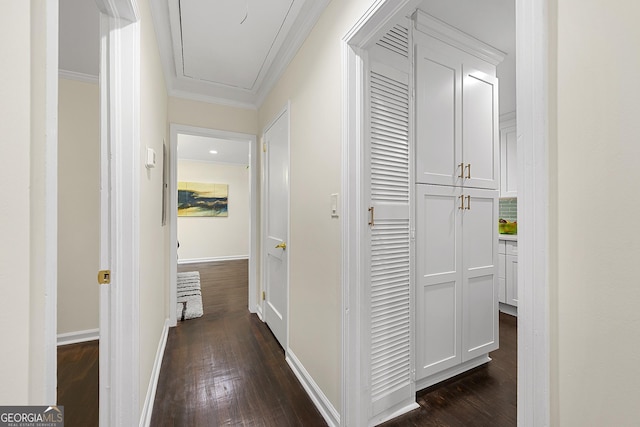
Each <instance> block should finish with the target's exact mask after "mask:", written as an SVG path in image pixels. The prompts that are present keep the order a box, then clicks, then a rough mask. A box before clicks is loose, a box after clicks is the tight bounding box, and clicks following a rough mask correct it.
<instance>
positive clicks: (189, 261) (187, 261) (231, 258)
mask: <svg viewBox="0 0 640 427" xmlns="http://www.w3.org/2000/svg"><path fill="white" fill-rule="evenodd" d="M238 259H249V255H232V256H217V257H210V258H185V259H179V260H178V264H197V263H200V262H219V261H235V260H238Z"/></svg>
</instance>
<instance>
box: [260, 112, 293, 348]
mask: <svg viewBox="0 0 640 427" xmlns="http://www.w3.org/2000/svg"><path fill="white" fill-rule="evenodd" d="M264 142H265V144H266V147H267V150H266V152H265V153H264V154H265V162H264V169H265V174H264V176H265V185H264V205H265V222H264V223H265V230H264V232H263V238H264V246H263V248H264V254H265V257H264V260H265V264H264V268H265V274H264V277H265V289H264V291H265V303H264V318H265V322H266V323H267V325H268V326H269V328H270V329H271V331H272V332H273V335H274V336H275V337H276V339H277V340H278V342H279V343H280V345H281V346H282V347H283V348H284V349H286V348H287V338H288V328H287V321H288V317H287V316H288V301H289V248H288V246H287V244H288V240H289V111H288V109H287V110H285V111H284V112H283V113H281V114H280V116H278V118H277V119H276V120H275V121H274V122H273V124H272V125H271V126H270V127H268V128H267V130H266V131H265V134H264Z"/></svg>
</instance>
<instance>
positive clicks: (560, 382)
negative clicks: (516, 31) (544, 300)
mask: <svg viewBox="0 0 640 427" xmlns="http://www.w3.org/2000/svg"><path fill="white" fill-rule="evenodd" d="M551 5H552V7H551V8H550V10H551V12H552V13H551V16H552V18H555V13H556V6H557V45H552V53H553V50H554V49H556V48H557V60H556V58H554V57H552V58H551V68H552V69H551V73H552V74H551V75H552V93H551V96H552V101H553V100H554V99H555V96H556V94H557V133H556V134H552V141H553V142H554V144H553V145H552V147H551V148H552V149H551V152H550V161H551V164H552V165H554V164H555V165H556V167H557V171H552V175H551V184H552V187H556V188H557V199H552V200H551V205H550V208H551V222H552V223H553V222H557V227H556V229H557V234H553V233H552V234H551V236H550V238H551V243H552V248H551V251H552V252H551V253H552V254H554V253H557V258H555V257H554V258H552V266H553V267H554V268H555V270H554V272H555V276H554V277H552V281H551V283H552V313H553V317H552V320H553V323H552V324H551V327H552V338H553V339H552V347H551V349H552V369H553V370H552V376H551V380H552V393H553V394H552V397H553V398H552V413H553V424H552V425H560V426H563V427H572V426H605V425H608V426H614V425H615V426H637V425H638V420H640V405H638V396H640V310H639V309H638V308H639V307H640V264H639V263H638V260H640V222H639V221H638V218H640V197H638V195H640V181H639V180H638V179H637V176H636V172H637V170H638V164H639V161H640V142H639V141H638V135H640V120H639V119H638V117H640V102H639V99H640V79H638V70H639V69H640V55H638V40H640V26H639V25H638V17H639V16H640V3H638V2H635V1H627V0H613V1H608V0H607V1H605V0H586V1H585V0H556V1H553V2H551ZM554 24H555V22H554V21H553V20H552V30H555V28H554ZM552 35H553V31H552ZM552 41H553V39H552ZM556 72H557V75H556V74H555V73H556ZM556 77H557V80H555V81H554V80H553V79H555V78H556ZM552 108H555V106H553V107H552ZM553 119H555V118H552V121H553V122H555V121H554V120H553ZM552 124H554V123H552ZM552 130H554V131H555V128H552Z"/></svg>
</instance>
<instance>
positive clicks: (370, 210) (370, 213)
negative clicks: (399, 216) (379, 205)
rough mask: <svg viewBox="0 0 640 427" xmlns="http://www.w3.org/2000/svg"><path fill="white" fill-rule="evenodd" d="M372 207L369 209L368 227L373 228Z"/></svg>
mask: <svg viewBox="0 0 640 427" xmlns="http://www.w3.org/2000/svg"><path fill="white" fill-rule="evenodd" d="M373 224H374V223H373V206H371V207H370V208H369V225H370V226H371V227H373Z"/></svg>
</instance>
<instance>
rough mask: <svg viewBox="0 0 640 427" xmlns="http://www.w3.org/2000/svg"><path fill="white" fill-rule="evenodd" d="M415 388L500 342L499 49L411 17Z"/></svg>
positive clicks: (480, 358)
mask: <svg viewBox="0 0 640 427" xmlns="http://www.w3.org/2000/svg"><path fill="white" fill-rule="evenodd" d="M414 18H415V26H416V30H417V31H415V33H414V43H415V57H414V63H415V73H414V77H415V129H416V131H415V132H416V133H415V153H416V156H415V187H416V190H415V196H416V204H415V238H416V262H415V267H416V268H415V270H416V284H415V301H416V304H415V310H416V315H415V320H416V322H415V343H416V344H415V347H416V350H415V369H416V380H417V388H418V389H420V388H423V387H426V386H429V385H431V384H435V383H437V382H439V381H441V380H443V379H445V378H447V377H450V376H453V375H456V374H458V373H460V372H463V371H464V370H467V369H470V368H472V367H474V366H478V365H479V364H482V363H485V362H487V361H488V360H489V359H488V357H487V354H488V352H490V351H493V350H495V349H496V348H498V265H497V264H498V240H497V235H498V232H497V224H498V186H499V180H500V177H499V161H500V156H499V154H500V153H499V127H498V81H497V79H496V65H497V64H498V63H499V62H500V61H501V60H502V58H503V56H502V55H501V53H500V52H498V51H496V50H495V49H493V48H491V47H490V46H487V45H485V44H483V43H482V42H479V41H478V40H476V39H473V38H471V37H469V36H468V35H466V34H464V33H462V32H460V31H458V30H456V29H454V28H452V27H450V26H448V25H446V24H444V23H442V22H441V21H438V20H436V19H434V18H432V17H431V16H429V15H427V14H424V13H422V12H420V11H418V12H416V15H415V17H414Z"/></svg>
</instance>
